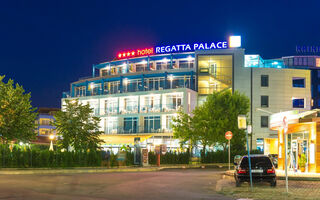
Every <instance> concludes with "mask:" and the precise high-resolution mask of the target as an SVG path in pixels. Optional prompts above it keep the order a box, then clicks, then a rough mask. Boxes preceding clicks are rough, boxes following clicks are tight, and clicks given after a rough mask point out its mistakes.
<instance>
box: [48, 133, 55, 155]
mask: <svg viewBox="0 0 320 200" xmlns="http://www.w3.org/2000/svg"><path fill="white" fill-rule="evenodd" d="M49 139H50V148H49V151H53V143H52V140H53V139H54V135H52V134H51V135H50V136H49Z"/></svg>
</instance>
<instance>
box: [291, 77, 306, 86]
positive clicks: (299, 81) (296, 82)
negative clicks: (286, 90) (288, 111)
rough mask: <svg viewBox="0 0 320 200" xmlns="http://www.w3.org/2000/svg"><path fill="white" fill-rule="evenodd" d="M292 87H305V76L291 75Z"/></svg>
mask: <svg viewBox="0 0 320 200" xmlns="http://www.w3.org/2000/svg"><path fill="white" fill-rule="evenodd" d="M292 87H297V88H304V87H305V78H301V77H293V78H292Z"/></svg>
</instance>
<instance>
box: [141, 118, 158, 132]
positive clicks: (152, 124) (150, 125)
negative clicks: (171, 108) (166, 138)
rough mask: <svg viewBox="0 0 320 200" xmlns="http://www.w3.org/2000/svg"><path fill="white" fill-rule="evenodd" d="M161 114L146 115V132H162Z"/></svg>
mask: <svg viewBox="0 0 320 200" xmlns="http://www.w3.org/2000/svg"><path fill="white" fill-rule="evenodd" d="M160 130H161V125H160V116H149V117H144V132H145V133H157V132H160Z"/></svg>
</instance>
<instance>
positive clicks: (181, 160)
mask: <svg viewBox="0 0 320 200" xmlns="http://www.w3.org/2000/svg"><path fill="white" fill-rule="evenodd" d="M148 161H149V164H151V165H155V164H157V155H156V154H155V153H154V152H149V154H148ZM189 162H190V154H189V153H188V152H186V153H174V152H167V153H166V154H162V155H161V156H160V164H189Z"/></svg>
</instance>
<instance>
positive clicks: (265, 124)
mask: <svg viewBox="0 0 320 200" xmlns="http://www.w3.org/2000/svg"><path fill="white" fill-rule="evenodd" d="M268 127H269V116H261V128H268Z"/></svg>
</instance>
